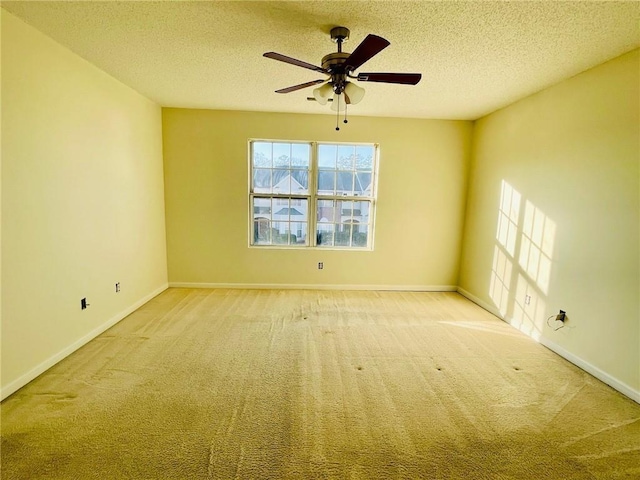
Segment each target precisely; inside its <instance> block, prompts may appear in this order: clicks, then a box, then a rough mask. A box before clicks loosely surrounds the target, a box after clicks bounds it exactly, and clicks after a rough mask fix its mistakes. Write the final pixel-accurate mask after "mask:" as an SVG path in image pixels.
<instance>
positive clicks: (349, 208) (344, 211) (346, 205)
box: [337, 201, 353, 222]
mask: <svg viewBox="0 0 640 480" xmlns="http://www.w3.org/2000/svg"><path fill="white" fill-rule="evenodd" d="M338 211H339V212H340V218H338V219H337V220H338V221H339V222H348V221H351V215H352V212H353V202H343V201H339V202H338Z"/></svg>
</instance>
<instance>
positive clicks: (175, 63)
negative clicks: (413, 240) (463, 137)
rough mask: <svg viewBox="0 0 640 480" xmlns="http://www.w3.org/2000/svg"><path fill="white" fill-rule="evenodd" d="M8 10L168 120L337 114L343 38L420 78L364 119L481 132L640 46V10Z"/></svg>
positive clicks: (443, 6)
mask: <svg viewBox="0 0 640 480" xmlns="http://www.w3.org/2000/svg"><path fill="white" fill-rule="evenodd" d="M2 6H3V8H5V9H6V10H8V11H10V12H12V13H13V14H15V15H17V16H18V17H20V18H22V19H23V20H24V21H26V22H27V23H29V24H31V25H33V26H35V27H36V28H37V29H39V30H41V31H42V32H44V33H46V34H47V35H49V36H50V37H52V38H53V39H55V40H56V41H57V42H59V43H61V44H63V45H65V46H67V47H68V48H70V49H71V50H72V51H74V52H76V53H77V54H79V55H80V56H82V57H84V58H85V59H87V60H88V61H90V62H91V63H93V64H95V65H97V66H98V67H99V68H101V69H103V70H104V71H106V72H107V73H109V74H110V75H112V76H113V77H115V78H117V79H119V80H120V81H122V82H123V83H125V84H127V85H129V86H131V87H132V88H134V89H135V90H137V91H138V92H140V93H142V94H143V95H145V96H147V97H148V98H150V99H152V100H154V101H155V102H157V103H158V104H160V105H162V106H167V107H186V108H207V109H225V110H252V111H279V112H299V113H321V114H328V113H330V110H329V108H328V106H324V107H323V106H321V105H319V104H317V103H316V102H308V101H307V100H306V97H307V96H309V95H311V93H312V89H311V88H308V89H304V90H299V91H296V92H293V93H289V94H277V93H274V91H275V90H277V89H280V88H284V87H288V86H291V85H296V84H299V83H303V82H308V81H311V80H315V79H322V78H324V77H323V74H319V73H316V72H313V71H311V70H306V69H303V68H299V67H295V66H292V65H287V64H285V63H282V62H278V61H274V60H271V59H267V58H264V57H263V56H262V54H263V53H264V52H269V51H275V52H278V53H282V54H284V55H287V56H290V57H294V58H297V59H300V60H303V61H305V62H309V63H312V64H314V65H319V64H320V62H321V59H322V57H323V56H324V55H326V54H328V53H330V52H335V44H333V43H332V42H331V41H330V38H329V30H330V29H331V28H332V27H334V26H338V25H341V26H345V27H348V28H349V29H350V30H351V38H350V39H349V41H348V42H347V43H345V45H344V49H345V50H346V51H353V49H354V48H355V47H356V46H357V45H358V44H359V43H360V42H361V41H362V40H363V39H364V38H365V36H366V35H367V34H369V33H374V34H376V35H379V36H382V37H384V38H386V39H387V40H389V41H390V42H391V45H390V46H389V47H388V48H387V49H385V50H384V51H382V52H381V53H380V54H378V55H377V56H375V57H374V58H373V59H371V60H370V61H369V62H367V63H366V64H365V65H364V66H363V67H361V68H360V70H359V71H361V72H389V71H391V72H418V73H422V75H423V78H422V81H421V82H420V83H419V84H418V85H416V86H405V85H387V84H380V83H375V84H374V83H371V82H368V83H364V82H360V85H361V86H364V87H365V89H366V94H365V97H364V99H363V101H362V102H361V103H359V104H358V105H354V106H353V107H352V108H351V112H350V113H351V114H353V115H366V116H392V117H417V118H441V119H476V118H478V117H481V116H483V115H486V114H488V113H490V112H492V111H494V110H496V109H499V108H501V107H504V106H506V105H508V104H510V103H512V102H514V101H516V100H518V99H520V98H523V97H525V96H527V95H529V94H532V93H534V92H536V91H539V90H541V89H544V88H546V87H548V86H550V85H552V84H554V83H557V82H559V81H561V80H563V79H566V78H568V77H571V76H573V75H575V74H577V73H579V72H582V71H584V70H586V69H589V68H591V67H594V66H596V65H598V64H600V63H603V62H605V61H607V60H610V59H612V58H614V57H617V56H619V55H621V54H623V53H625V52H628V51H630V50H633V49H635V48H638V46H640V32H639V22H638V18H639V11H640V3H639V2H636V1H629V2H574V1H569V2H565V1H537V2H536V1H532V2H499V1H497V2H496V1H467V2H454V1H450V2H429V1H384V2H377V1H373V2H372V1H370V2H364V1H291V2H288V1H287V2H271V1H257V2H252V1H195V2H182V1H159V2H144V1H142V2H140V1H109V2H104V1H103V2H93V1H87V2H84V1H80V2H67V1H63V2H59V1H47V2H28V1H18V2H12V1H3V2H2Z"/></svg>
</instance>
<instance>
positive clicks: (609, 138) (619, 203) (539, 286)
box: [460, 50, 640, 398]
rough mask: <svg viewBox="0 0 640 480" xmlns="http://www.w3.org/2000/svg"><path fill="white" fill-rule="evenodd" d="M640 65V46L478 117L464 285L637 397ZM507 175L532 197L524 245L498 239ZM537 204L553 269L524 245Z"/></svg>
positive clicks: (522, 220) (520, 218)
mask: <svg viewBox="0 0 640 480" xmlns="http://www.w3.org/2000/svg"><path fill="white" fill-rule="evenodd" d="M639 63H640V61H639V51H638V50H636V51H634V52H631V53H628V54H626V55H623V56H621V57H619V58H617V59H614V60H612V61H610V62H608V63H605V64H603V65H601V66H598V67H596V68H594V69H592V70H589V71H587V72H584V73H582V74H580V75H578V76H576V77H574V78H571V79H569V80H566V81H564V82H562V83H560V84H558V85H556V86H554V87H552V88H549V89H547V90H544V91H542V92H540V93H538V94H536V95H533V96H531V97H529V98H526V99H524V100H522V101H519V102H517V103H515V104H513V105H511V106H509V107H507V108H505V109H503V110H501V111H498V112H496V113H493V114H491V115H489V116H488V117H485V118H483V119H481V120H479V121H478V122H477V123H476V126H475V131H474V142H473V143H474V145H473V163H472V167H471V174H470V188H469V195H468V209H467V217H466V226H465V237H464V248H463V257H462V263H461V273H460V285H461V287H462V288H463V289H464V290H466V291H467V292H469V293H470V294H471V295H472V296H475V297H476V298H477V299H478V300H480V301H481V302H483V303H484V304H485V305H488V306H489V307H490V308H492V309H493V310H494V311H499V312H500V314H501V315H502V316H504V317H505V318H506V319H507V320H508V321H509V322H511V323H512V324H514V325H515V326H517V327H518V328H520V329H521V330H523V331H525V332H527V333H528V334H530V335H532V336H534V337H538V338H540V339H541V340H542V341H543V343H545V344H547V345H549V346H551V347H552V348H554V349H555V350H556V351H560V352H563V353H565V354H568V355H567V356H568V357H575V359H577V360H578V363H580V362H583V364H586V365H587V366H591V367H595V369H597V370H601V371H604V372H606V373H607V374H608V375H609V376H612V377H614V378H615V379H617V380H618V381H619V382H621V383H622V384H624V385H626V386H627V387H630V388H632V389H634V390H635V391H636V394H637V393H638V392H639V391H640V333H639V328H640V258H639V246H640V237H639V222H640V203H639V202H640V197H639V189H640V177H639V174H640V169H639V164H640V121H639V105H640V103H639V95H638V90H639V85H640V78H639V77H640V73H639V72H640V68H639V67H640V65H639ZM503 181H505V182H508V184H509V185H510V186H511V187H512V188H513V189H514V190H515V191H516V192H517V194H519V195H520V198H521V202H520V208H519V211H518V212H516V215H515V216H516V217H517V235H516V236H515V237H514V238H515V239H516V241H515V243H514V246H515V249H514V251H513V254H510V253H509V252H507V249H506V248H505V247H503V246H501V245H500V242H499V241H498V240H497V238H496V236H497V232H498V225H497V218H498V210H499V206H500V197H501V184H502V182H503ZM527 202H529V204H530V208H531V206H533V207H535V208H537V215H538V218H539V219H540V220H544V225H546V226H547V228H546V229H545V230H544V231H545V235H544V236H543V238H545V240H544V241H543V243H545V245H540V250H544V251H546V253H544V254H545V255H546V256H547V257H548V258H549V260H550V270H549V275H546V274H545V273H544V272H543V271H540V270H539V269H538V270H536V265H535V259H532V258H531V252H530V251H529V253H530V255H528V256H527V255H524V254H523V250H524V249H526V240H523V233H524V232H525V230H526V229H527V224H528V223H529V222H528V221H527V220H528V219H527V218H526V215H525V212H526V208H527V207H526V206H527ZM497 257H502V260H504V262H503V261H499V262H497V263H498V265H495V267H494V264H493V262H494V259H496V258H497ZM505 265H506V271H505ZM509 266H510V267H509ZM509 268H510V269H511V271H510V275H509V274H508V273H509ZM492 277H493V282H494V283H493V284H492ZM497 277H500V278H502V279H503V280H505V291H504V292H500V291H499V289H497V288H496V285H497V283H496V282H498V283H499V278H497ZM546 277H548V282H547V281H546ZM501 293H504V294H505V296H503V297H502V298H501V297H500V296H501ZM527 294H529V295H531V296H532V298H531V302H530V304H528V305H527V304H525V301H524V300H525V298H524V297H525V295H527ZM560 309H563V310H565V311H567V314H568V317H569V320H568V322H567V324H566V327H565V328H563V329H560V330H558V331H553V330H552V329H551V328H549V327H548V326H547V325H546V319H547V317H548V316H550V315H552V314H554V313H558V311H559V310H560ZM552 325H554V324H553V323H552ZM592 370H593V368H592ZM619 386H620V385H619ZM637 398H640V396H638V397H637Z"/></svg>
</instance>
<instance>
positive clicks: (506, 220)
mask: <svg viewBox="0 0 640 480" xmlns="http://www.w3.org/2000/svg"><path fill="white" fill-rule="evenodd" d="M520 198H521V195H520V193H519V192H518V191H517V190H515V189H514V188H513V187H512V186H511V185H509V184H508V183H507V182H505V181H504V180H503V181H502V193H501V195H500V210H499V213H498V232H497V234H496V238H497V239H498V242H500V245H502V246H503V247H504V248H505V249H506V250H507V253H509V255H511V256H512V257H513V255H514V252H515V249H516V238H517V234H518V217H519V216H520Z"/></svg>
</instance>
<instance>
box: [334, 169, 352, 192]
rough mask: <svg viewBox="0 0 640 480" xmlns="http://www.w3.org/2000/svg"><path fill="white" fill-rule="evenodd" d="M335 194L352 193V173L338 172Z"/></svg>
mask: <svg viewBox="0 0 640 480" xmlns="http://www.w3.org/2000/svg"><path fill="white" fill-rule="evenodd" d="M337 183H338V184H337V188H336V194H337V195H353V173H352V172H338V182H337Z"/></svg>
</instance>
